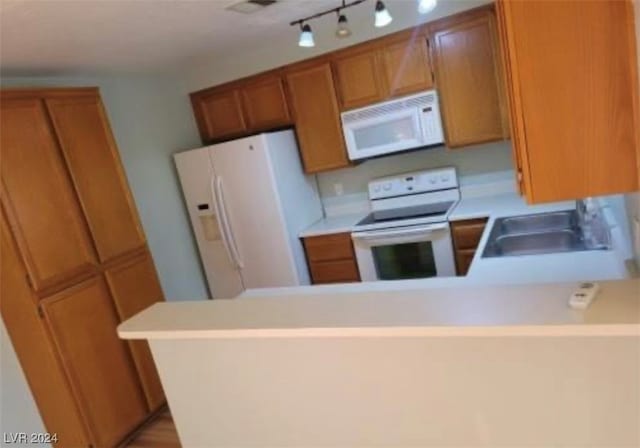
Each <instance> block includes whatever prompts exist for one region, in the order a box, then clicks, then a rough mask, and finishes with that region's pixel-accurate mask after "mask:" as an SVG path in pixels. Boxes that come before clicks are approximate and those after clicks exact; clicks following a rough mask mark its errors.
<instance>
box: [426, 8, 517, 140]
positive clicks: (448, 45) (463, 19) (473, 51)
mask: <svg viewBox="0 0 640 448" xmlns="http://www.w3.org/2000/svg"><path fill="white" fill-rule="evenodd" d="M433 30H435V34H434V36H433V39H432V40H433V44H434V56H435V68H436V82H437V84H438V91H439V94H440V104H441V107H442V113H443V116H444V122H445V131H446V139H447V146H449V147H451V148H455V147H460V146H467V145H471V144H477V143H483V142H489V141H495V140H502V139H504V138H506V137H507V136H508V126H507V124H506V121H505V118H506V111H505V109H504V107H505V104H504V91H503V85H502V76H501V72H500V70H501V69H502V68H501V66H500V59H499V51H498V40H497V32H496V26H495V17H494V15H493V12H492V11H491V10H486V9H485V10H482V11H479V12H478V13H475V14H473V15H469V14H462V15H460V16H459V18H455V17H454V18H453V19H451V18H449V19H445V20H443V21H441V22H437V23H436V24H434V26H433Z"/></svg>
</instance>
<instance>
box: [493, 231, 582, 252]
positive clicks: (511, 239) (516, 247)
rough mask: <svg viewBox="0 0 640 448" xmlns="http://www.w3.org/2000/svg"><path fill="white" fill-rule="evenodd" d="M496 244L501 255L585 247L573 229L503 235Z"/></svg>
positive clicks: (497, 239) (564, 250) (561, 250)
mask: <svg viewBox="0 0 640 448" xmlns="http://www.w3.org/2000/svg"><path fill="white" fill-rule="evenodd" d="M495 245H496V248H497V250H498V251H499V252H500V254H501V255H533V254H545V253H553V252H569V251H573V250H581V249H583V245H582V239H581V238H580V236H579V235H578V234H577V233H576V232H575V231H573V230H569V229H564V230H551V231H549V232H538V233H527V234H519V235H518V234H516V235H501V236H499V237H498V238H496V241H495Z"/></svg>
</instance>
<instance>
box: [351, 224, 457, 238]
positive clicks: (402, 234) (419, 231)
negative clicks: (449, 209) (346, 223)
mask: <svg viewBox="0 0 640 448" xmlns="http://www.w3.org/2000/svg"><path fill="white" fill-rule="evenodd" d="M448 228H449V223H440V224H431V225H428V226H422V227H417V228H410V229H407V228H399V229H391V230H372V231H364V232H353V233H352V234H351V238H353V239H354V240H369V241H370V240H379V239H385V240H387V239H393V238H398V239H401V238H402V239H404V238H407V237H411V236H416V235H425V234H429V233H431V232H437V231H440V230H447V229H448Z"/></svg>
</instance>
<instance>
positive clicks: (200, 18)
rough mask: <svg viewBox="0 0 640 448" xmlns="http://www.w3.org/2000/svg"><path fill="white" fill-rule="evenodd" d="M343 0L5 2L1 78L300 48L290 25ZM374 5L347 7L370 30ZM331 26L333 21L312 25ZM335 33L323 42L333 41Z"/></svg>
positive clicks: (450, 4) (400, 3)
mask: <svg viewBox="0 0 640 448" xmlns="http://www.w3.org/2000/svg"><path fill="white" fill-rule="evenodd" d="M340 1H341V0H279V1H278V3H276V4H274V5H271V6H269V7H267V8H264V9H262V10H261V11H258V12H256V13H253V14H248V15H246V14H240V13H237V12H233V11H228V10H226V9H225V8H226V7H228V6H229V5H232V4H235V3H238V2H239V0H75V1H74V0H0V71H1V73H2V75H3V76H53V75H69V74H94V73H110V72H157V71H161V70H176V69H179V68H180V66H181V65H185V64H187V63H188V62H189V61H191V60H194V59H195V58H197V57H198V56H202V55H205V56H206V57H207V58H216V59H218V58H221V57H237V56H238V55H239V54H252V53H255V51H256V50H258V51H260V49H261V48H265V45H269V43H270V42H284V41H285V39H286V42H289V41H291V45H292V46H295V40H296V38H297V33H298V30H297V29H295V28H294V27H291V26H289V22H290V21H292V20H295V19H299V18H301V17H304V16H307V15H310V14H313V13H315V12H318V11H321V10H324V9H328V8H332V7H335V6H338V5H339V4H340ZM477 1H478V0H475V2H477ZM415 2H416V0H387V1H386V3H387V5H388V6H389V8H390V10H391V11H394V10H404V11H405V13H404V15H405V16H407V17H406V18H405V19H404V20H405V21H406V20H416V19H414V18H413V16H417V14H415V13H414V11H415V4H416V3H415ZM466 2H470V1H469V0H466ZM440 3H441V4H440V5H439V7H438V8H439V11H437V12H438V13H439V14H437V15H443V13H445V12H446V11H447V10H454V9H461V6H462V4H464V3H465V1H464V0H440ZM374 4H375V3H374V1H373V0H371V1H367V2H365V3H363V4H361V5H358V6H356V7H354V8H352V9H349V10H348V17H349V19H350V22H351V23H352V24H353V22H354V20H359V21H361V22H362V26H364V25H365V23H364V22H366V24H367V28H369V27H371V28H372V26H371V25H369V23H370V21H371V20H372V12H373V7H374ZM407 14H409V15H407ZM328 21H335V18H327V19H323V20H321V21H318V22H312V26H313V24H314V23H318V25H322V24H323V23H325V24H326V23H328ZM356 25H357V24H356ZM394 25H400V23H398V22H396V21H394ZM325 28H326V27H325ZM329 28H330V26H329ZM389 28H390V31H391V28H392V27H389ZM386 29H387V28H385V29H384V30H386ZM322 31H326V30H322ZM330 33H331V30H329V31H327V33H325V34H327V36H325V39H327V38H331V40H334V38H333V37H332V36H330ZM354 37H356V36H354ZM363 37H364V36H363ZM320 40H321V41H322V36H320ZM345 43H346V42H345ZM319 50H322V49H320V48H316V49H315V51H316V52H317V51H319ZM325 51H326V50H325ZM218 60H220V59H218Z"/></svg>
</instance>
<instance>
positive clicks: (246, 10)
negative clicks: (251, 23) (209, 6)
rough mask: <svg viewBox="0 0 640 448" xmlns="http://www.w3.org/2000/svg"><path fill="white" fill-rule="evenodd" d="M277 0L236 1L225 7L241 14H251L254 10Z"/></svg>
mask: <svg viewBox="0 0 640 448" xmlns="http://www.w3.org/2000/svg"><path fill="white" fill-rule="evenodd" d="M276 1H277V0H247V1H244V2H240V3H236V4H235V5H231V6H229V7H227V9H228V10H230V11H235V12H239V13H242V14H252V13H254V12H256V11H260V10H261V9H264V8H266V7H267V6H269V5H273V4H274V3H275V2H276Z"/></svg>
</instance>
